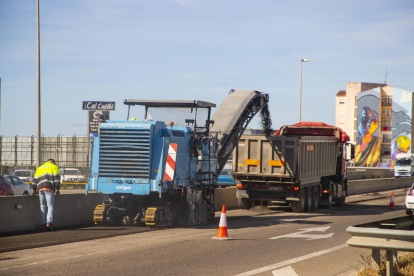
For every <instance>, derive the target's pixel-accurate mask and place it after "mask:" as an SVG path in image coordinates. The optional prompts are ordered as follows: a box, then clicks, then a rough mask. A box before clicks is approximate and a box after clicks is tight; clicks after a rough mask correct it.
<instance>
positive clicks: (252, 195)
mask: <svg viewBox="0 0 414 276" xmlns="http://www.w3.org/2000/svg"><path fill="white" fill-rule="evenodd" d="M349 140H350V139H349V136H348V135H347V134H346V133H345V132H343V131H342V130H341V129H340V128H338V127H334V126H330V125H327V124H324V123H315V122H302V123H298V124H295V125H286V126H283V127H281V128H280V129H279V130H278V131H277V132H276V133H275V134H274V135H270V136H264V135H243V136H242V137H241V138H240V140H239V143H238V145H237V146H236V148H235V149H234V151H233V178H234V180H236V182H237V192H236V195H237V199H238V203H239V207H240V208H243V209H247V208H251V206H252V204H256V205H257V204H262V205H267V204H268V203H269V202H273V203H278V204H282V205H290V206H291V207H292V209H293V211H294V212H305V211H311V210H315V209H317V208H318V207H319V205H325V206H327V207H328V208H330V207H331V206H332V204H333V203H337V204H338V205H342V204H344V202H345V197H346V196H347V190H348V189H347V187H348V186H347V185H348V180H347V176H346V161H347V160H348V159H347V158H346V157H347V156H349V157H350V158H349V159H352V158H353V155H354V146H353V145H352V144H350V143H347V141H349Z"/></svg>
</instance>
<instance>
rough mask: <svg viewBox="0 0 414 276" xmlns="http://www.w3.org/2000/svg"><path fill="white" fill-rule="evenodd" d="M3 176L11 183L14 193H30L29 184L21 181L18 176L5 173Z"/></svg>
mask: <svg viewBox="0 0 414 276" xmlns="http://www.w3.org/2000/svg"><path fill="white" fill-rule="evenodd" d="M4 178H6V179H7V181H8V182H9V183H10V184H12V185H13V188H14V195H30V194H31V193H32V190H31V187H30V186H31V185H30V184H27V183H25V182H23V180H21V179H20V178H19V177H17V176H14V175H5V176H4Z"/></svg>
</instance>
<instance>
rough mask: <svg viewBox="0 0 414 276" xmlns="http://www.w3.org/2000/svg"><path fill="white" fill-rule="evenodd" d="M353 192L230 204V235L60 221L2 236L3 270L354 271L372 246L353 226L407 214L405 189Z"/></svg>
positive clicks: (212, 227)
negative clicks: (293, 205)
mask: <svg viewBox="0 0 414 276" xmlns="http://www.w3.org/2000/svg"><path fill="white" fill-rule="evenodd" d="M390 193H391V192H381V193H371V194H364V195H358V196H351V197H348V198H347V203H346V204H345V206H344V207H333V208H332V209H330V210H328V209H318V210H317V211H315V212H311V213H301V214H299V213H293V212H290V211H289V210H288V209H287V208H280V207H270V208H266V207H263V206H258V207H255V208H253V209H252V210H248V211H246V210H232V211H228V212H227V225H228V234H229V237H231V238H233V240H228V241H222V240H215V239H212V237H215V236H216V235H217V229H218V224H219V217H220V213H219V212H218V213H216V218H215V219H214V220H213V221H212V222H210V223H209V224H207V225H202V226H194V227H186V228H170V229H162V230H157V229H156V230H153V229H148V228H146V227H137V226H134V225H121V226H111V227H97V226H96V227H84V228H73V229H63V228H62V229H56V231H53V232H35V233H21V234H20V235H8V236H2V237H0V248H1V251H2V253H0V275H40V274H47V275H80V274H82V275H292V276H293V275H300V276H302V275H303V276H304V275H306V276H307V275H309V276H312V275H315V276H316V275H317V276H320V275H352V274H354V275H356V274H355V271H356V270H355V269H356V268H359V267H361V262H362V257H361V256H364V255H369V254H370V250H367V249H361V248H355V247H349V246H347V245H346V241H347V240H348V239H349V238H350V237H351V235H350V234H348V233H347V232H346V228H347V227H348V226H352V225H356V224H361V223H366V222H370V221H376V220H382V219H387V218H393V217H399V216H404V215H405V205H404V199H405V190H399V191H394V194H395V208H390V207H389V203H390Z"/></svg>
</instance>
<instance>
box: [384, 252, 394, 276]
mask: <svg viewBox="0 0 414 276" xmlns="http://www.w3.org/2000/svg"><path fill="white" fill-rule="evenodd" d="M386 258H387V259H386V263H385V269H386V275H387V276H394V268H393V267H394V255H393V251H391V250H387V251H386Z"/></svg>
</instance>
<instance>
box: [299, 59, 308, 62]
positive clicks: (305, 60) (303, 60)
mask: <svg viewBox="0 0 414 276" xmlns="http://www.w3.org/2000/svg"><path fill="white" fill-rule="evenodd" d="M300 61H301V62H308V61H309V59H307V58H304V59H301V60H300Z"/></svg>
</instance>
